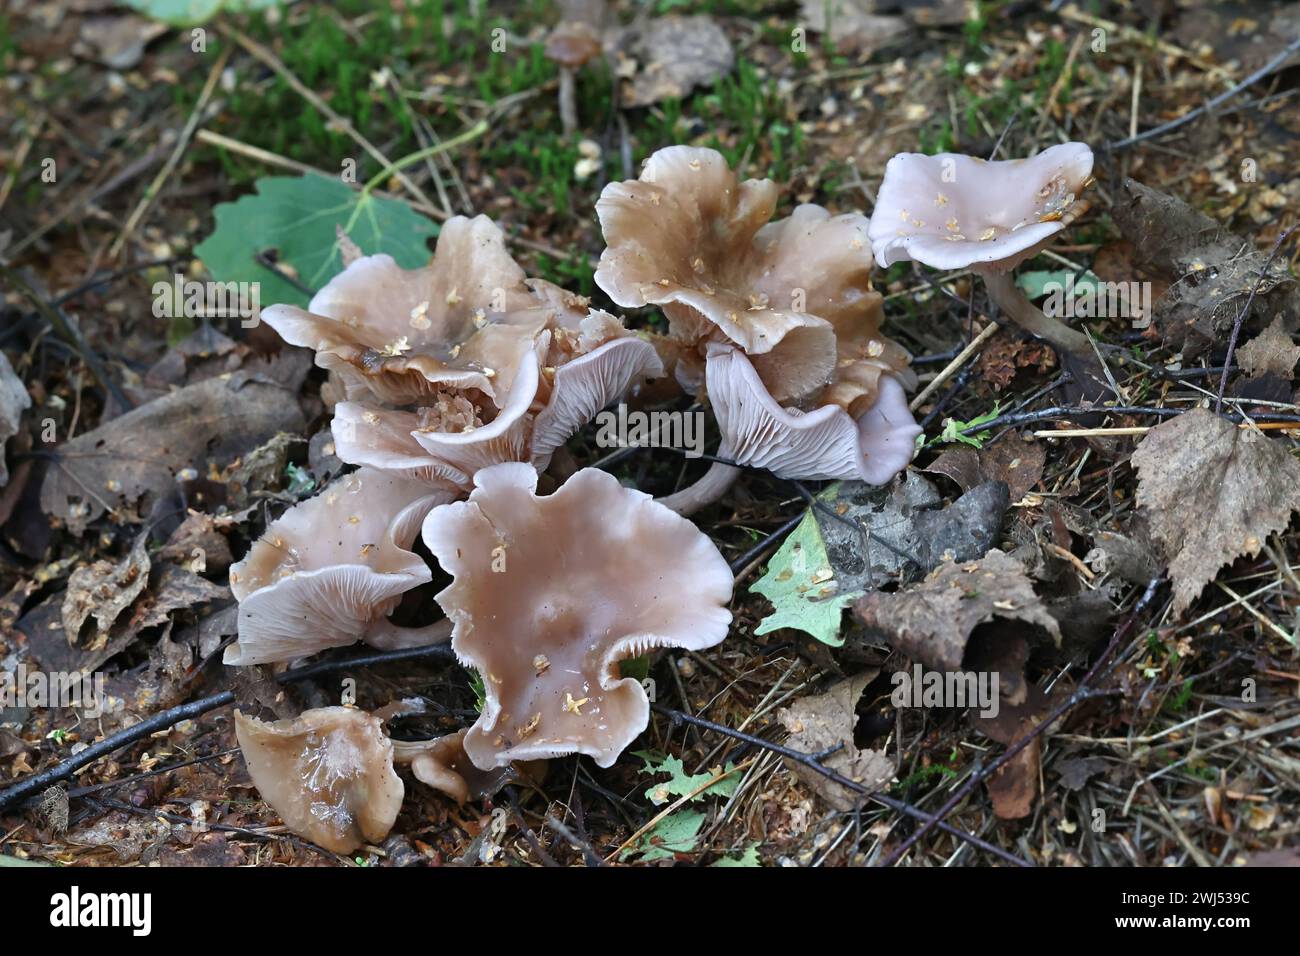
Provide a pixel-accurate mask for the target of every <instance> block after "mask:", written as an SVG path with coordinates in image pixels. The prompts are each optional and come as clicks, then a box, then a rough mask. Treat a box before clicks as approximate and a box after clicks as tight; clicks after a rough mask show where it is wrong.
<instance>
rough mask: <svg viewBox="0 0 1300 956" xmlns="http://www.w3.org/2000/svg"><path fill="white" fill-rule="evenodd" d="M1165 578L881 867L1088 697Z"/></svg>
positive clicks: (1156, 582) (1153, 584) (1157, 580)
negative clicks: (1034, 717) (1044, 709)
mask: <svg viewBox="0 0 1300 956" xmlns="http://www.w3.org/2000/svg"><path fill="white" fill-rule="evenodd" d="M1162 581H1163V578H1152V579H1151V580H1150V581H1149V582H1148V583H1147V587H1146V590H1145V591H1144V592H1143V593H1142V596H1141V597H1140V598H1138V601H1137V603H1136V604H1134V605H1133V609H1132V610H1131V611H1129V613H1128V616H1127V617H1125V618H1124V622H1123V623H1122V624H1121V625H1120V626H1119V627H1118V628H1117V629H1116V630H1115V633H1114V635H1113V636H1112V637H1111V639H1110V643H1109V644H1107V645H1106V648H1105V650H1103V651H1102V652H1101V654H1100V655H1098V657H1097V660H1096V662H1095V663H1094V664H1093V665H1092V667H1090V668H1089V669H1088V673H1086V674H1084V675H1083V679H1082V680H1081V681H1079V686H1078V687H1077V688H1075V691H1074V693H1072V694H1071V695H1070V696H1069V697H1067V698H1066V699H1065V700H1063V701H1061V703H1059V704H1057V705H1056V706H1055V707H1053V708H1052V709H1051V710H1050V711H1048V713H1047V714H1046V715H1045V716H1044V717H1043V718H1042V719H1041V720H1039V721H1038V722H1037V723H1035V725H1034V727H1033V729H1032V730H1030V731H1029V732H1028V733H1026V734H1025V735H1024V736H1023V737H1021V738H1020V739H1019V740H1017V741H1016V742H1015V743H1014V744H1012V745H1011V746H1010V747H1008V748H1007V749H1006V750H1005V751H1003V752H1002V754H1001V756H999V757H998V758H997V759H996V760H994V761H993V762H992V763H989V764H987V765H986V766H984V767H981V768H980V769H978V770H976V771H974V772H972V773H971V774H970V776H968V777H967V778H966V782H965V783H963V784H962V785H961V786H960V787H958V788H957V790H956V791H955V792H954V793H953V795H952V796H951V797H949V798H948V801H947V802H946V803H944V805H943V806H941V807H940V808H939V809H938V810H937V811H936V812H935V814H934V818H933V819H932V820H928V821H926V822H925V823H923V824H921V826H919V827H917V829H916V830H914V831H913V832H912V835H911V836H909V837H908V838H907V839H906V840H904V841H903V842H902V843H900V844H899V845H898V846H897V847H895V848H894V850H893V851H892V852H891V853H890V854H889V855H888V856H886V857H885V858H884V859H883V860H881V862H880V865H881V866H892V865H893V864H895V863H897V862H898V861H899V860H900V859H901V858H902V857H903V854H905V853H906V852H907V851H908V850H909V849H911V848H912V847H913V846H914V845H915V844H916V842H917V841H918V840H919V839H921V837H923V836H925V834H926V833H928V832H929V831H930V828H931V827H934V826H937V825H939V824H940V822H941V821H942V820H943V818H944V817H946V816H947V815H948V814H950V813H952V811H953V810H954V809H956V807H957V805H958V804H960V803H961V802H962V801H963V800H965V799H966V797H967V796H968V795H969V794H970V792H971V791H972V790H974V789H975V788H976V787H977V786H979V784H980V782H981V781H983V780H984V779H986V778H987V777H988V776H989V775H991V774H993V773H994V772H996V771H997V770H998V769H1000V768H1001V767H1002V766H1003V765H1005V764H1006V763H1007V762H1008V761H1009V760H1011V758H1012V757H1014V756H1015V755H1016V754H1018V753H1020V751H1022V750H1024V749H1025V748H1026V747H1028V746H1029V745H1030V744H1031V743H1033V742H1034V741H1035V740H1037V739H1038V737H1039V736H1040V735H1041V734H1043V733H1044V732H1046V730H1047V728H1048V727H1050V726H1051V725H1052V724H1054V723H1055V722H1056V721H1057V720H1058V719H1059V718H1060V717H1061V715H1062V714H1064V713H1065V712H1066V711H1067V710H1069V709H1070V708H1071V707H1073V706H1074V705H1075V704H1077V703H1079V701H1081V700H1083V699H1085V698H1086V697H1087V696H1088V684H1089V683H1091V681H1092V679H1093V678H1094V677H1095V676H1096V675H1097V673H1098V672H1099V671H1100V670H1101V668H1102V665H1103V664H1105V663H1106V661H1107V660H1109V659H1110V656H1111V655H1112V654H1113V653H1114V652H1115V649H1116V648H1118V647H1119V645H1120V642H1121V641H1123V640H1124V639H1125V638H1126V637H1127V635H1128V633H1129V631H1131V630H1132V629H1133V626H1134V625H1135V624H1136V623H1137V620H1138V617H1140V616H1141V614H1142V612H1143V611H1145V610H1146V608H1147V606H1148V605H1149V604H1150V603H1151V602H1152V601H1154V600H1155V596H1156V592H1157V591H1158V590H1159V589H1160V584H1161V582H1162Z"/></svg>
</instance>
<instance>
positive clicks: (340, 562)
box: [224, 468, 457, 665]
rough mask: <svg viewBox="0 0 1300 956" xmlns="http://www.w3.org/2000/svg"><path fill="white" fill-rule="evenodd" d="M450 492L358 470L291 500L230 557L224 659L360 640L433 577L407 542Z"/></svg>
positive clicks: (276, 655) (283, 657)
mask: <svg viewBox="0 0 1300 956" xmlns="http://www.w3.org/2000/svg"><path fill="white" fill-rule="evenodd" d="M455 497H457V492H456V491H454V490H447V489H442V490H437V489H431V488H430V487H429V486H428V485H425V484H421V483H418V482H413V481H408V480H405V479H403V478H401V477H399V476H396V475H391V474H386V473H384V472H381V471H378V470H376V469H373V468H362V469H360V470H358V471H356V472H353V473H352V474H350V475H345V476H343V477H341V478H338V479H336V480H335V481H333V482H331V483H330V484H329V485H328V486H326V487H325V488H324V489H323V490H322V491H321V492H320V493H319V494H317V495H316V496H315V497H313V498H309V499H307V500H306V501H302V502H299V503H298V504H296V505H294V506H293V507H292V508H290V509H289V510H288V511H286V512H285V513H284V514H283V515H281V516H280V517H279V518H277V519H276V520H275V521H272V522H271V523H270V524H269V525H267V528H266V532H265V533H264V534H263V535H262V537H260V538H259V539H258V540H257V541H256V542H254V543H253V547H252V548H251V549H249V552H248V554H247V555H246V556H245V557H244V559H243V560H241V561H239V562H237V563H235V564H233V565H231V568H230V589H231V591H232V592H234V595H235V598H236V599H237V600H238V601H239V640H238V641H237V642H236V643H234V644H232V645H231V646H230V647H228V648H226V652H225V656H224V661H225V663H227V664H236V665H240V664H265V663H270V662H272V661H287V660H293V659H294V658H298V657H303V656H305V655H308V654H314V653H316V652H317V651H321V650H324V649H325V648H327V647H343V646H345V645H348V644H352V643H354V642H356V641H358V640H364V639H365V635H366V631H367V629H368V628H369V627H370V625H371V623H372V622H375V621H380V620H382V619H383V618H384V617H385V616H386V615H387V614H388V612H389V611H391V610H392V609H393V607H394V606H396V604H397V602H398V600H399V599H400V597H401V595H402V594H403V593H404V592H406V591H409V590H410V589H411V588H413V587H415V586H416V585H419V584H423V583H425V582H426V581H429V580H432V574H431V573H430V572H429V567H428V565H427V564H425V562H424V559H423V558H421V557H420V556H419V555H417V554H415V553H414V552H413V551H411V550H409V548H410V546H411V543H412V542H413V541H414V540H415V536H416V534H417V533H418V532H419V529H420V522H421V521H423V520H424V516H425V514H426V513H427V512H428V511H429V509H430V508H432V507H434V506H435V505H438V504H442V503H443V502H446V501H450V500H452V499H453V498H455Z"/></svg>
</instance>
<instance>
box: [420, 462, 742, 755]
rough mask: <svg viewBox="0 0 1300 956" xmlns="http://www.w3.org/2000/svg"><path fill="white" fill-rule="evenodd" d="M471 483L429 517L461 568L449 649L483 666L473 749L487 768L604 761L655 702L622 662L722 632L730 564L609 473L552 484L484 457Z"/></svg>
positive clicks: (434, 541)
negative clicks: (558, 760) (578, 756)
mask: <svg viewBox="0 0 1300 956" xmlns="http://www.w3.org/2000/svg"><path fill="white" fill-rule="evenodd" d="M474 484H475V489H474V492H473V493H472V494H471V495H470V497H469V500H467V501H463V502H457V503H454V504H450V505H446V506H444V507H442V508H439V509H437V510H435V511H434V512H432V513H431V514H430V515H429V517H428V518H426V519H425V522H424V530H423V536H424V541H425V543H426V544H427V545H428V546H429V549H430V551H432V552H433V554H434V556H435V557H437V559H438V562H439V563H440V564H441V566H442V568H443V569H444V570H445V571H447V572H448V573H449V574H451V575H452V577H453V582H452V584H451V585H450V586H449V587H447V588H446V589H445V590H443V591H442V592H441V593H439V594H438V595H437V601H438V603H439V604H441V605H442V607H443V609H444V610H445V611H446V612H447V616H448V617H449V618H450V619H451V620H452V622H453V624H454V629H453V632H452V648H453V650H455V652H456V655H457V657H458V658H459V659H460V660H461V662H462V663H463V664H465V665H466V666H468V667H473V668H474V669H475V670H477V671H478V673H479V674H480V675H481V676H482V678H483V686H484V690H485V701H484V705H483V711H482V713H481V714H480V715H479V718H478V720H477V721H475V723H474V726H473V727H471V728H470V729H469V731H468V732H467V733H466V735H465V751H466V753H468V754H469V757H470V760H472V761H473V762H474V764H475V766H477V767H480V768H482V769H490V768H492V767H499V766H502V765H504V764H506V763H509V762H510V761H515V760H529V759H535V758H540V757H556V756H561V755H564V754H571V753H584V754H588V755H590V756H592V757H593V758H595V760H596V762H597V764H599V765H600V766H602V767H608V766H610V765H611V764H612V763H613V762H614V760H615V759H616V758H617V757H618V755H619V753H620V752H621V751H622V750H623V748H624V747H626V746H627V745H628V744H629V743H630V742H631V741H632V740H633V739H634V738H635V737H636V736H637V735H638V734H639V733H641V731H642V730H644V729H645V726H646V724H647V722H648V721H649V713H650V711H649V703H648V701H647V699H646V694H645V691H644V690H643V689H642V688H641V685H640V684H639V683H638V682H637V681H635V680H633V679H631V678H620V677H619V676H618V670H617V667H618V663H619V662H620V661H622V660H625V659H626V658H629V657H634V656H637V655H639V654H643V653H645V652H646V651H647V650H649V649H651V648H656V647H680V648H686V649H690V650H700V649H703V648H706V647H712V646H713V645H715V644H717V643H719V642H720V641H722V639H723V638H724V637H726V635H727V628H728V626H729V624H730V621H731V613H730V611H728V610H727V603H728V602H729V601H730V598H731V586H732V575H731V570H730V569H729V568H728V567H727V563H726V561H724V560H723V558H722V555H721V554H719V553H718V549H717V548H716V547H715V546H714V544H713V542H712V541H710V540H709V539H708V537H707V536H706V535H704V534H703V533H702V532H700V530H699V529H698V528H696V527H695V525H694V524H692V523H691V522H690V521H688V520H686V519H685V518H682V517H680V516H679V515H676V514H674V513H672V512H671V511H669V510H668V509H667V508H665V507H663V506H662V505H660V504H658V503H657V502H655V501H654V500H653V499H652V498H650V496H649V495H646V494H643V493H642V492H639V491H635V490H633V489H630V488H625V487H623V486H622V485H621V484H619V482H618V479H616V478H615V477H614V476H613V475H610V474H608V473H606V472H602V471H599V470H597V469H594V468H588V469H584V470H582V471H579V472H577V473H575V474H574V475H573V476H572V477H571V478H569V480H568V481H567V482H565V484H564V485H562V486H561V487H560V489H559V490H558V491H556V492H555V493H554V494H552V495H549V496H545V497H538V496H537V495H536V488H537V472H536V471H535V470H534V469H533V468H531V467H530V466H528V465H523V464H515V463H507V464H502V465H496V466H494V467H492V468H486V469H484V470H483V471H480V472H479V473H478V474H477V475H476V476H475V478H474ZM538 655H543V656H544V657H545V658H546V664H547V666H546V667H544V668H539V667H538V666H536V664H535V661H536V659H537V657H538Z"/></svg>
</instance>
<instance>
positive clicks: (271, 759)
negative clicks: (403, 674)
mask: <svg viewBox="0 0 1300 956" xmlns="http://www.w3.org/2000/svg"><path fill="white" fill-rule="evenodd" d="M235 737H236V739H237V740H238V741H239V748H240V750H242V751H243V753H244V763H245V764H247V766H248V774H249V776H250V777H252V778H253V783H254V784H255V785H256V786H257V790H258V792H259V793H260V794H261V795H262V799H263V800H265V801H266V802H267V803H269V804H270V805H271V807H272V808H274V810H275V812H276V813H278V814H280V818H281V819H282V820H283V821H284V823H285V826H287V827H288V828H289V829H290V830H292V831H293V832H294V833H296V834H298V835H299V836H303V837H306V838H307V839H309V840H311V841H312V842H313V843H317V844H319V845H320V846H322V847H324V848H325V849H327V850H332V851H333V852H335V853H351V852H352V851H353V850H355V849H357V847H359V846H362V845H363V844H365V843H372V844H373V843H378V842H380V841H381V840H383V839H384V837H386V836H387V835H388V831H389V830H391V829H392V827H393V823H394V821H396V820H397V814H398V811H399V810H401V807H402V797H403V796H404V795H405V792H406V788H405V787H404V786H403V784H402V779H401V777H399V776H398V775H397V774H396V773H395V772H394V771H393V748H392V745H391V744H390V743H389V740H388V737H386V736H385V735H384V731H383V722H382V721H381V720H380V719H379V718H378V717H375V716H373V715H372V714H367V713H365V712H364V711H360V710H353V709H352V708H349V707H322V708H320V709H318V710H308V711H304V712H303V713H302V714H301V715H299V716H298V717H296V718H294V719H293V720H277V721H273V722H269V723H268V722H263V721H260V720H257V719H256V718H253V717H246V716H245V715H244V714H241V713H240V712H239V711H235Z"/></svg>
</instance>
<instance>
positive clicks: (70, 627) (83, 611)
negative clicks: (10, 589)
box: [63, 532, 149, 644]
mask: <svg viewBox="0 0 1300 956" xmlns="http://www.w3.org/2000/svg"><path fill="white" fill-rule="evenodd" d="M148 537H149V535H148V532H143V533H141V534H140V536H139V537H138V538H136V539H135V543H134V544H133V545H132V546H131V551H130V553H129V554H128V555H127V556H126V557H125V558H123V559H122V560H121V561H120V562H118V563H117V564H114V563H113V562H112V561H96V562H95V563H94V564H91V565H87V566H85V567H80V568H77V570H75V571H73V572H72V576H71V577H69V578H68V590H67V592H66V593H65V594H64V596H63V633H64V635H65V636H66V638H67V640H68V642H69V643H71V644H75V643H76V642H77V635H79V634H80V633H81V626H82V625H83V624H84V623H85V622H86V618H88V617H92V616H93V617H94V618H95V627H96V630H97V631H98V633H99V635H100V636H103V635H106V634H107V633H108V631H109V629H110V628H112V626H113V622H114V621H116V620H117V618H118V615H120V614H121V613H122V612H123V611H125V610H126V609H127V608H128V607H130V606H131V605H132V604H133V603H134V602H135V599H136V598H137V597H138V596H139V595H140V592H141V591H143V590H144V586H145V585H146V584H147V583H148V582H149V555H148V553H147V552H146V551H145V542H146V540H147V539H148Z"/></svg>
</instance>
